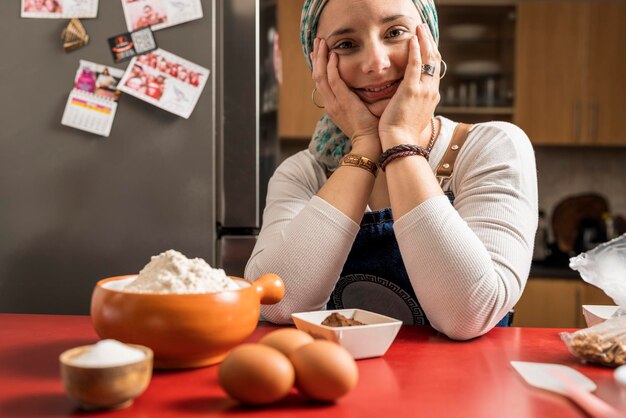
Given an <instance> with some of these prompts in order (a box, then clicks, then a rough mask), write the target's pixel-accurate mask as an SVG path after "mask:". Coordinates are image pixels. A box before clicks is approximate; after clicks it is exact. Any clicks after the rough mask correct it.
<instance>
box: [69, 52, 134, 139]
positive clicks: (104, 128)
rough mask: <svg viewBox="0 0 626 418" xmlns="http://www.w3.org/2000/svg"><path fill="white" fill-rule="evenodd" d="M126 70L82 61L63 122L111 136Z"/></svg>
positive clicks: (73, 126)
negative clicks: (120, 83) (122, 78)
mask: <svg viewBox="0 0 626 418" xmlns="http://www.w3.org/2000/svg"><path fill="white" fill-rule="evenodd" d="M122 75H124V71H122V70H119V69H117V68H113V67H107V66H104V65H100V64H95V63H93V62H90V61H84V60H80V65H79V67H78V71H76V77H75V78H74V88H73V89H72V91H71V93H70V95H69V97H68V99H67V103H66V104H65V111H64V112H63V119H62V120H61V124H63V125H65V126H70V127H72V128H76V129H81V130H83V131H87V132H91V133H94V134H97V135H102V136H109V133H110V132H111V126H112V125H113V119H114V118H115V111H116V110H117V101H118V99H119V97H120V91H119V90H118V88H117V86H118V83H119V81H120V78H121V77H122Z"/></svg>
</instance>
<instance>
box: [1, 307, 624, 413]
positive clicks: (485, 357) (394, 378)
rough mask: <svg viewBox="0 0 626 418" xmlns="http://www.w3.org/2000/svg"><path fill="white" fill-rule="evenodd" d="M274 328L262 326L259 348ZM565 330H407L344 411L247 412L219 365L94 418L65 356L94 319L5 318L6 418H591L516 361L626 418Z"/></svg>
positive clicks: (88, 337)
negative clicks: (79, 401) (574, 374)
mask: <svg viewBox="0 0 626 418" xmlns="http://www.w3.org/2000/svg"><path fill="white" fill-rule="evenodd" d="M272 329H274V328H273V327H271V326H259V327H258V328H257V330H256V331H255V333H254V334H253V335H252V337H250V340H251V341H255V340H258V339H259V338H260V337H261V336H262V335H263V334H265V333H267V332H269V331H271V330H272ZM560 331H562V330H560V329H541V328H496V329H494V330H492V331H491V332H490V333H488V334H487V335H485V336H483V337H481V338H478V339H475V340H472V341H469V342H453V341H450V340H448V339H447V338H445V337H443V336H441V335H440V334H437V333H436V332H434V331H433V330H432V329H430V328H426V327H412V326H405V327H403V328H402V330H401V331H400V333H399V335H398V337H397V338H396V340H395V342H394V343H393V345H392V346H391V347H390V349H389V351H387V353H386V354H385V356H384V357H380V358H376V359H367V360H359V361H358V362H357V364H358V366H359V373H360V378H359V383H358V385H357V387H356V388H355V389H354V390H353V391H352V392H351V393H349V394H348V395H346V396H345V397H343V398H341V399H339V401H337V402H336V403H335V404H316V403H312V402H309V401H306V400H305V399H303V398H302V397H300V396H299V395H297V394H296V393H294V394H291V395H289V396H288V397H287V398H286V399H285V400H283V401H282V402H281V403H279V404H275V405H272V406H270V407H266V408H260V409H251V408H243V407H240V406H238V405H237V404H236V403H235V402H234V401H232V400H230V399H228V398H227V397H226V395H225V394H224V392H223V391H222V390H221V389H220V387H219V386H218V384H217V366H212V367H206V368H202V369H194V370H183V371H168V372H164V371H156V372H155V374H154V376H153V378H152V381H151V383H150V386H149V387H148V389H147V390H146V392H144V394H143V395H141V396H140V397H138V398H137V399H136V400H135V403H134V404H133V405H132V406H131V407H129V408H127V409H124V410H119V411H109V412H99V413H90V414H88V415H87V414H85V413H83V412H81V411H80V410H78V409H76V407H75V404H74V403H73V402H72V401H71V400H70V399H68V398H67V397H66V396H65V393H64V392H63V386H62V383H61V379H60V376H59V364H58V356H59V354H60V353H61V352H62V351H64V350H66V349H68V348H71V347H75V346H78V345H84V344H91V343H94V342H96V341H97V340H98V337H97V335H96V334H95V332H94V330H93V328H92V326H91V321H90V318H89V317H87V316H60V315H58V316H57V315H13V314H0V417H3V418H4V417H7V418H9V417H10V418H23V417H24V418H25V417H33V418H35V417H36V418H46V417H71V416H79V415H80V416H90V417H101V416H102V417H104V416H106V417H110V418H118V417H133V418H150V417H154V418H168V417H201V416H216V415H217V416H226V415H228V416H229V417H239V416H266V417H297V418H304V417H309V416H315V417H319V416H324V417H327V418H332V417H354V418H357V417H358V418H363V417H377V418H379V417H389V418H391V417H418V416H424V417H446V418H447V417H477V418H489V417H498V418H501V417H507V418H512V417H555V418H556V417H558V418H566V417H583V416H585V414H584V413H583V412H582V410H580V409H578V408H577V407H576V406H575V405H574V404H573V403H570V402H569V401H568V400H567V399H565V398H562V397H560V396H558V395H554V394H551V393H548V392H544V391H541V390H538V389H534V388H531V387H529V386H527V385H526V384H525V383H524V382H523V381H522V380H521V378H520V377H519V376H518V375H517V374H516V373H515V371H514V370H513V369H512V367H511V366H510V364H509V362H510V361H511V360H521V361H539V362H547V363H560V364H565V365H568V366H573V367H574V368H576V369H578V370H580V371H581V372H583V373H584V374H585V375H587V376H588V377H589V378H591V379H592V380H593V381H595V382H596V384H597V385H598V390H597V391H596V394H597V395H598V396H599V397H601V398H602V399H604V400H606V401H607V402H609V403H611V404H612V405H614V406H616V407H618V408H620V409H621V410H623V411H625V414H624V415H625V416H626V391H624V393H621V392H620V389H619V388H618V387H617V386H616V384H615V383H614V382H613V378H612V372H613V370H612V369H608V368H603V367H599V366H591V365H581V364H579V363H578V362H577V361H576V359H575V358H574V357H573V356H572V355H571V354H570V353H569V352H568V351H567V348H566V347H565V345H564V344H563V343H562V342H561V340H560V338H559V335H558V333H559V332H560Z"/></svg>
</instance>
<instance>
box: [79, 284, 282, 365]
mask: <svg viewBox="0 0 626 418" xmlns="http://www.w3.org/2000/svg"><path fill="white" fill-rule="evenodd" d="M136 277H137V276H136V275H129V276H118V277H111V278H108V279H103V280H100V281H99V282H98V283H97V284H96V287H95V289H94V291H93V295H92V298H91V319H92V321H93V325H94V328H95V329H96V332H97V333H98V335H99V336H100V337H101V338H112V339H115V340H118V341H121V342H124V343H127V344H140V345H144V346H147V347H150V348H151V349H152V350H153V351H154V366H155V367H156V368H162V369H179V368H191V367H202V366H208V365H211V364H216V363H219V362H220V361H222V359H223V358H224V357H226V355H227V354H228V353H229V351H230V350H231V349H232V348H234V347H235V346H236V345H238V344H239V343H241V342H242V341H243V340H245V339H246V338H247V337H248V336H249V335H250V334H252V332H253V331H254V329H255V328H256V326H257V324H258V321H259V314H260V311H261V304H264V305H266V304H273V303H277V302H279V301H280V300H281V299H282V298H283V296H284V295H285V288H284V285H283V281H282V280H281V278H280V277H278V276H277V275H275V274H265V275H263V276H261V277H259V278H258V279H257V280H255V281H254V282H252V283H250V282H248V281H246V280H243V279H240V278H237V277H231V279H234V280H236V281H237V282H238V284H240V285H241V286H242V287H241V289H239V290H229V291H224V292H217V293H201V294H150V293H132V292H125V291H123V290H119V289H120V288H122V287H123V286H124V285H125V284H127V283H129V282H130V281H132V280H134V279H135V278H136Z"/></svg>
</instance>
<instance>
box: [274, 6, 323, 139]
mask: <svg viewBox="0 0 626 418" xmlns="http://www.w3.org/2000/svg"><path fill="white" fill-rule="evenodd" d="M302 4H303V1H302V0H278V19H277V20H278V35H279V43H280V50H281V60H282V66H283V83H282V85H281V86H280V93H279V105H278V106H279V112H278V136H279V138H311V135H312V134H313V131H314V130H315V125H316V124H317V121H318V120H319V119H320V117H321V116H322V114H323V113H324V111H323V109H318V108H317V107H315V106H314V105H313V103H312V102H311V92H312V91H313V87H314V83H313V80H312V79H311V71H310V70H309V68H308V67H307V65H306V61H305V59H304V55H303V53H302V47H301V46H300V14H301V11H302ZM318 100H319V99H318Z"/></svg>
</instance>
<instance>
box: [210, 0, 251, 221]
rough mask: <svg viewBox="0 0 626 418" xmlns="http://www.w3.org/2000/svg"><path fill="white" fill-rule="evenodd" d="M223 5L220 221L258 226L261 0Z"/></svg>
mask: <svg viewBox="0 0 626 418" xmlns="http://www.w3.org/2000/svg"><path fill="white" fill-rule="evenodd" d="M220 5H221V9H222V10H221V11H222V13H221V18H222V19H221V22H220V25H221V28H220V30H219V33H220V39H221V42H220V45H219V47H218V48H219V54H220V55H218V60H217V62H218V65H221V67H222V68H221V71H220V72H219V73H220V78H221V80H219V84H218V90H219V91H220V94H219V99H220V101H221V104H222V106H220V111H219V114H218V118H220V119H221V124H219V125H221V132H218V137H219V139H220V140H219V142H218V153H217V155H218V173H217V181H218V189H219V190H221V192H220V194H221V195H220V196H218V200H217V201H218V204H219V207H218V208H217V216H218V223H219V224H220V225H221V227H222V228H239V227H246V228H251V227H252V228H258V227H259V226H260V219H259V218H260V216H259V122H258V121H259V88H258V86H259V69H258V45H259V42H258V20H259V19H258V16H259V13H258V11H259V0H255V1H251V0H221V1H220ZM220 119H218V121H219V120H220ZM219 125H218V126H219Z"/></svg>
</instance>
